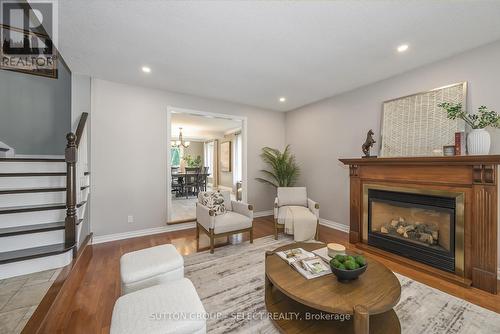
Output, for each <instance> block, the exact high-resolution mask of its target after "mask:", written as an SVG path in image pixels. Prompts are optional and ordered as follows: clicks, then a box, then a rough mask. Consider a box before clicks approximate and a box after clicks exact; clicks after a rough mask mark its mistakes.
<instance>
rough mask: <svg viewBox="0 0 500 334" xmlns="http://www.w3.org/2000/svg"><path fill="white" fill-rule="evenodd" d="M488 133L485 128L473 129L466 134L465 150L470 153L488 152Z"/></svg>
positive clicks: (489, 140) (483, 153) (489, 143)
mask: <svg viewBox="0 0 500 334" xmlns="http://www.w3.org/2000/svg"><path fill="white" fill-rule="evenodd" d="M490 145H491V139H490V134H489V132H488V131H486V130H485V129H473V130H472V131H471V132H469V134H468V135H467V151H468V153H469V154H470V155H485V154H489V153H490Z"/></svg>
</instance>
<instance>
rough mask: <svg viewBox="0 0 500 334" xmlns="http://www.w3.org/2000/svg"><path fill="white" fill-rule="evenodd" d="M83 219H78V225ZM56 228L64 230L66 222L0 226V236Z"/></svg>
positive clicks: (46, 230) (54, 229)
mask: <svg viewBox="0 0 500 334" xmlns="http://www.w3.org/2000/svg"><path fill="white" fill-rule="evenodd" d="M82 221H83V219H78V222H77V224H76V225H77V226H78V225H80V223H81V222H82ZM56 230H64V222H63V221H62V222H55V223H44V224H36V225H24V226H22V225H21V226H13V227H6V228H0V238H1V237H11V236H14V235H20V234H30V233H40V232H48V231H56Z"/></svg>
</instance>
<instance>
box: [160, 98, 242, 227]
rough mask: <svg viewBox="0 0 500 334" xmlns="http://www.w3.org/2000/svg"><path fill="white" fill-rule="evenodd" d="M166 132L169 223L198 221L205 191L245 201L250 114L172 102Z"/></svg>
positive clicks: (168, 111)
mask: <svg viewBox="0 0 500 334" xmlns="http://www.w3.org/2000/svg"><path fill="white" fill-rule="evenodd" d="M167 134H168V137H167V138H168V143H167V175H168V177H167V194H168V195H167V198H168V203H167V212H168V224H179V223H185V222H191V221H195V220H196V202H197V201H198V194H199V193H200V192H204V191H214V190H221V191H222V190H226V191H229V192H230V193H231V197H232V199H234V200H246V184H247V183H246V118H244V117H237V116H233V115H223V114H215V113H209V112H204V111H195V110H188V109H182V108H174V107H169V108H168V110H167Z"/></svg>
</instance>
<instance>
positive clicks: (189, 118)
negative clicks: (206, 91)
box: [170, 113, 241, 140]
mask: <svg viewBox="0 0 500 334" xmlns="http://www.w3.org/2000/svg"><path fill="white" fill-rule="evenodd" d="M170 124H171V129H172V138H173V139H177V138H178V137H179V128H182V135H183V137H184V138H185V139H191V140H193V139H198V140H209V139H216V138H222V137H223V136H224V134H225V133H227V132H232V131H235V130H237V129H241V121H237V120H231V119H223V118H213V117H205V116H198V115H196V116H195V115H191V114H185V113H172V117H171V120H170Z"/></svg>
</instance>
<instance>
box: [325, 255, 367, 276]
mask: <svg viewBox="0 0 500 334" xmlns="http://www.w3.org/2000/svg"><path fill="white" fill-rule="evenodd" d="M330 267H331V268H332V272H333V274H334V275H335V276H337V280H338V281H339V282H349V281H352V280H355V279H357V278H358V277H359V276H360V275H361V274H363V273H364V272H365V271H366V268H367V267H368V263H367V262H366V259H365V258H364V257H363V256H361V255H356V256H351V255H337V256H335V257H334V258H333V259H331V261H330Z"/></svg>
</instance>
